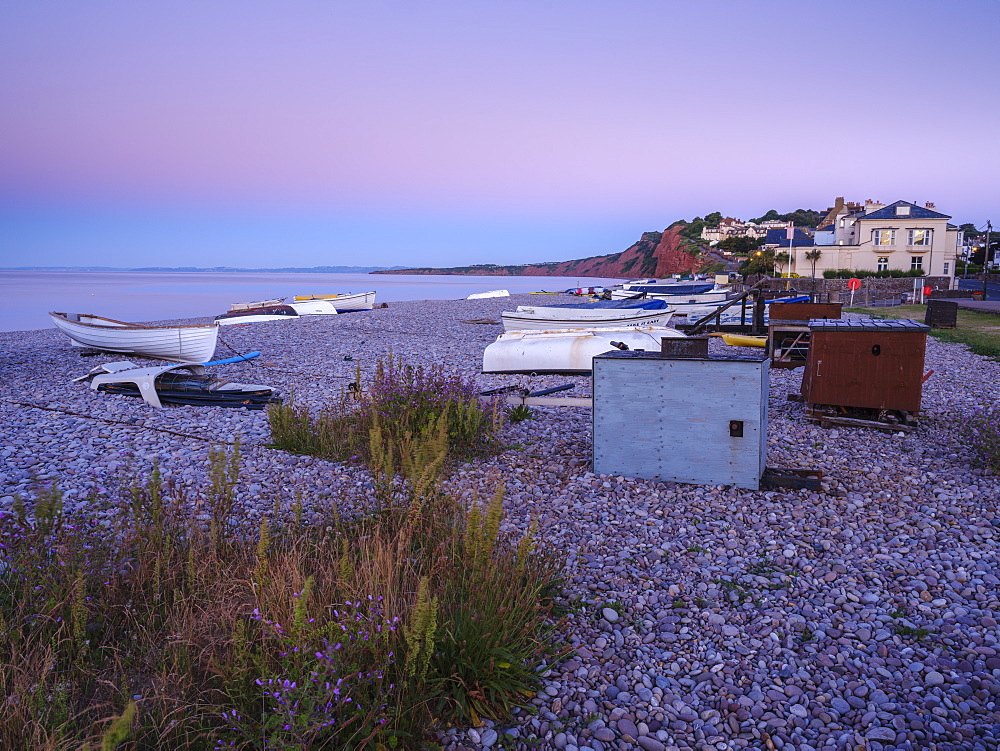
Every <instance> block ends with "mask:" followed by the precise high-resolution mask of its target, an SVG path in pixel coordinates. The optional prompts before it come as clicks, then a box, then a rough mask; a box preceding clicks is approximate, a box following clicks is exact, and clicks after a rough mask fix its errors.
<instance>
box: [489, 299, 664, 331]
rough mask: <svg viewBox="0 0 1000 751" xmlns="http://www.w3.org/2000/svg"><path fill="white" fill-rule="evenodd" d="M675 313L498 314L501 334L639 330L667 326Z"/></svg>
mask: <svg viewBox="0 0 1000 751" xmlns="http://www.w3.org/2000/svg"><path fill="white" fill-rule="evenodd" d="M673 314H674V312H673V311H672V310H671V309H670V308H664V309H662V310H642V309H625V310H623V309H607V308H604V309H598V310H592V309H573V308H546V307H529V306H523V305H522V306H518V308H517V310H515V311H514V312H507V313H501V314H500V318H501V320H502V321H503V329H504V331H548V330H551V329H593V328H619V327H627V328H641V327H643V326H666V325H667V323H668V322H669V321H670V319H671V317H672V316H673Z"/></svg>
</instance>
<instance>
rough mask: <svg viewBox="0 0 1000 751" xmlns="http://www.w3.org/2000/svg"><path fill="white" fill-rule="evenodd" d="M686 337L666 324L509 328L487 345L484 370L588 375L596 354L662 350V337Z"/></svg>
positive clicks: (489, 371)
mask: <svg viewBox="0 0 1000 751" xmlns="http://www.w3.org/2000/svg"><path fill="white" fill-rule="evenodd" d="M683 336H684V334H682V333H681V332H680V331H678V330H677V329H672V328H668V327H666V326H644V327H641V328H632V327H625V326H621V327H614V328H589V329H561V330H550V331H509V332H506V333H503V334H501V335H500V336H498V337H497V340H496V341H495V342H493V343H492V344H490V345H489V346H487V347H486V349H485V351H484V352H483V372H484V373H528V374H532V375H540V374H543V373H564V374H570V375H572V374H587V373H590V372H592V370H593V367H594V366H593V360H594V356H595V355H600V354H603V353H604V352H611V351H613V350H616V349H631V350H644V351H647V352H659V351H660V349H661V342H662V340H663V339H665V338H671V339H672V338H677V337H683Z"/></svg>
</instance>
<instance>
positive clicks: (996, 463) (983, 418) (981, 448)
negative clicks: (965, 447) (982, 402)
mask: <svg viewBox="0 0 1000 751" xmlns="http://www.w3.org/2000/svg"><path fill="white" fill-rule="evenodd" d="M965 435H966V438H967V440H968V444H969V448H970V449H972V455H973V462H974V463H975V464H976V465H977V466H979V467H983V468H985V469H990V470H992V471H994V472H1000V405H997V406H989V407H981V408H979V409H977V410H976V411H975V412H974V413H973V414H972V416H971V417H970V418H969V419H968V420H967V421H966V423H965Z"/></svg>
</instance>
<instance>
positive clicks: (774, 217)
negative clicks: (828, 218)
mask: <svg viewBox="0 0 1000 751" xmlns="http://www.w3.org/2000/svg"><path fill="white" fill-rule="evenodd" d="M822 218H823V214H821V213H820V212H818V211H816V210H814V209H795V211H790V212H788V213H787V214H779V213H778V212H777V210H776V209H771V210H770V211H768V212H767V213H766V214H764V216H759V217H757V218H756V219H751V220H750V221H751V222H754V223H755V224H759V223H760V222H770V221H781V222H794V223H795V226H796V227H813V228H815V227H818V226H819V220H820V219H822Z"/></svg>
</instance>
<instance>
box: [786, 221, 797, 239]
mask: <svg viewBox="0 0 1000 751" xmlns="http://www.w3.org/2000/svg"><path fill="white" fill-rule="evenodd" d="M793 237H795V222H789V223H788V229H787V230H786V231H785V239H786V240H791V239H792V238H793Z"/></svg>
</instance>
